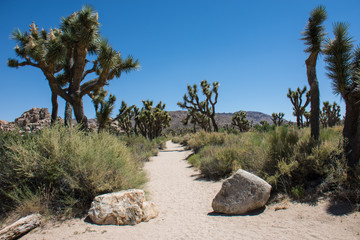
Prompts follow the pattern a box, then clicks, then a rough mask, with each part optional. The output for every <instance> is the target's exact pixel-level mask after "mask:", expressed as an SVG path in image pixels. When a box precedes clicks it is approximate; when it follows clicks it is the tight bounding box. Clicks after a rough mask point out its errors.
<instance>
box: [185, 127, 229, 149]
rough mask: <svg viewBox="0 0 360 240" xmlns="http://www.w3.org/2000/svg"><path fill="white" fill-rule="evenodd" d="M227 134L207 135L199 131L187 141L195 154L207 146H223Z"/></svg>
mask: <svg viewBox="0 0 360 240" xmlns="http://www.w3.org/2000/svg"><path fill="white" fill-rule="evenodd" d="M227 137H228V134H226V133H208V132H205V131H200V132H199V133H197V134H195V136H194V137H193V138H192V139H190V140H189V141H188V145H189V147H190V148H191V149H192V150H193V151H194V152H195V153H197V152H199V151H200V149H201V148H203V147H204V146H207V145H223V144H224V143H225V141H226V138H227Z"/></svg>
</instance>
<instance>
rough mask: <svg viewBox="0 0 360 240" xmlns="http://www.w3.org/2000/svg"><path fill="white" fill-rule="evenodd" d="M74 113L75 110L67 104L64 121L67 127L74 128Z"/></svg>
mask: <svg viewBox="0 0 360 240" xmlns="http://www.w3.org/2000/svg"><path fill="white" fill-rule="evenodd" d="M72 112H73V108H72V106H71V104H70V103H69V102H66V105H65V119H64V124H65V126H66V127H71V126H72Z"/></svg>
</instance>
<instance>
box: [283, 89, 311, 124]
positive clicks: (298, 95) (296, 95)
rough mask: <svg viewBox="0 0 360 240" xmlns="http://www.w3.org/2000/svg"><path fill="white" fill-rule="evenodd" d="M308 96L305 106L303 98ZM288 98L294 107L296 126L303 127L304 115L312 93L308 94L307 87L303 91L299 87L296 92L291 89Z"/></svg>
mask: <svg viewBox="0 0 360 240" xmlns="http://www.w3.org/2000/svg"><path fill="white" fill-rule="evenodd" d="M304 93H305V94H306V101H305V103H304V105H302V102H303V100H302V96H303V95H304ZM287 97H288V98H289V99H290V101H291V103H292V105H293V110H294V112H293V115H294V116H295V117H296V124H297V126H298V127H299V128H300V127H303V126H304V123H303V118H302V117H303V115H304V114H305V109H306V107H307V106H308V105H309V103H310V92H306V86H305V87H304V88H303V89H302V90H301V89H300V88H299V87H298V88H297V89H296V91H291V89H290V88H289V91H288V94H287Z"/></svg>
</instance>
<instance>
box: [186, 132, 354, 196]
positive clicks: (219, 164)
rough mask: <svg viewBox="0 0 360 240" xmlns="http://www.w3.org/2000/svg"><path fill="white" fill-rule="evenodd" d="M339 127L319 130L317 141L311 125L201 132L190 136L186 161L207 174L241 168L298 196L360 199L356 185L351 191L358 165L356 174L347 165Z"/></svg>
mask: <svg viewBox="0 0 360 240" xmlns="http://www.w3.org/2000/svg"><path fill="white" fill-rule="evenodd" d="M341 131H342V128H341V127H334V128H327V129H322V130H321V135H320V136H321V137H320V142H317V141H314V140H313V139H312V138H311V137H310V130H309V128H304V129H296V128H293V127H289V126H282V127H278V128H276V129H275V130H274V131H269V132H261V131H259V132H258V131H255V132H246V133H241V134H227V133H206V132H199V133H197V134H195V135H194V136H193V138H191V139H190V140H189V141H188V143H189V146H190V147H191V148H192V149H193V150H194V154H193V155H192V156H191V157H190V158H189V159H188V161H189V163H190V164H192V165H193V166H194V167H196V168H198V169H199V170H200V173H201V174H202V176H203V177H205V178H209V179H219V178H224V177H227V176H229V175H230V174H231V173H233V172H235V171H236V170H238V169H239V168H242V169H244V170H247V171H250V172H253V173H255V174H256V175H258V176H260V177H262V178H264V179H265V180H267V181H268V182H269V183H270V184H271V185H272V186H273V190H274V192H285V193H287V194H288V195H289V196H291V197H293V198H294V199H296V200H301V199H303V198H304V197H306V196H307V195H308V194H309V193H311V194H315V195H319V194H322V193H325V192H326V191H332V192H333V193H334V195H336V196H337V197H339V198H342V199H344V198H347V199H350V200H351V201H352V202H360V190H359V191H357V190H354V189H358V186H359V185H360V167H359V169H357V168H356V169H357V171H359V172H358V173H354V171H355V170H351V169H350V170H349V169H348V168H347V166H346V160H345V159H343V149H342V133H341ZM356 186H357V187H356ZM351 189H352V190H351Z"/></svg>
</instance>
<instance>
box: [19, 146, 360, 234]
mask: <svg viewBox="0 0 360 240" xmlns="http://www.w3.org/2000/svg"><path fill="white" fill-rule="evenodd" d="M189 154H191V152H190V151H185V150H184V148H183V147H181V146H180V145H177V144H173V143H171V142H167V149H166V150H164V151H161V152H160V153H159V155H158V156H156V157H153V158H152V159H151V161H150V162H148V163H146V165H145V170H146V171H147V172H148V175H149V179H150V181H149V182H148V184H147V186H146V191H147V192H148V193H149V196H148V198H150V200H151V201H153V202H154V203H155V204H156V205H157V206H158V208H159V210H160V214H159V216H158V217H157V218H156V219H152V220H150V221H149V222H146V223H145V222H144V223H140V224H138V225H136V226H97V225H93V224H89V223H86V222H84V221H83V220H77V219H75V220H69V221H66V222H64V223H48V224H46V225H45V226H44V227H43V228H40V229H37V230H35V231H33V232H31V233H29V234H28V235H26V236H24V237H23V239H154V240H155V239H186V240H187V239H349V240H350V239H360V214H359V213H352V214H349V215H343V216H335V215H332V214H329V213H328V212H327V207H328V203H327V202H320V203H319V204H318V205H316V206H309V205H307V204H293V203H284V202H283V203H280V204H277V205H270V206H268V207H267V208H266V209H265V211H264V212H262V213H260V214H255V215H245V216H232V217H230V216H217V215H214V214H211V212H212V208H211V201H212V199H213V197H214V196H215V195H216V193H217V192H218V191H219V190H220V187H221V183H220V182H209V181H203V180H201V179H198V173H197V172H196V171H195V170H194V169H193V168H191V167H190V166H189V164H188V163H187V162H186V161H185V160H184V159H185V158H186V157H187V156H188V155H189ZM279 206H285V207H286V208H287V209H284V210H278V211H275V208H276V207H279ZM209 213H210V214H209Z"/></svg>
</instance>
